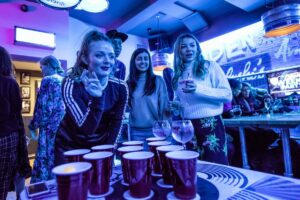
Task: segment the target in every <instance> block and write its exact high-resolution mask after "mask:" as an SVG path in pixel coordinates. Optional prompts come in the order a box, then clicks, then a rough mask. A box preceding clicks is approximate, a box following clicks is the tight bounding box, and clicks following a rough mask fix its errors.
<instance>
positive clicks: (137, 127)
mask: <svg viewBox="0 0 300 200" xmlns="http://www.w3.org/2000/svg"><path fill="white" fill-rule="evenodd" d="M127 85H128V88H129V101H128V107H129V110H130V130H131V138H132V140H143V141H145V139H146V138H148V137H153V133H152V126H153V124H154V122H155V121H156V120H168V119H169V118H170V114H169V105H168V103H169V99H168V92H167V88H166V85H165V83H164V80H163V78H162V77H160V76H156V75H154V73H153V68H152V63H151V57H150V53H149V51H148V50H146V49H144V48H138V49H136V50H135V51H134V52H133V54H132V56H131V59H130V72H129V76H128V80H127Z"/></svg>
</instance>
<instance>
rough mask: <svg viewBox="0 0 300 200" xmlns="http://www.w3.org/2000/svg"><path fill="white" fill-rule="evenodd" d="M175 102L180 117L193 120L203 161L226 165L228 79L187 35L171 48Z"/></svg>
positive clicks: (194, 40) (179, 37)
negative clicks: (179, 105) (225, 126)
mask: <svg viewBox="0 0 300 200" xmlns="http://www.w3.org/2000/svg"><path fill="white" fill-rule="evenodd" d="M172 82H173V88H174V90H175V99H177V100H178V101H179V102H180V103H181V105H182V106H183V118H184V119H189V120H191V121H192V124H193V126H194V129H195V135H196V138H197V144H198V146H199V148H201V149H202V159H203V160H205V161H209V162H215V163H220V164H225V165H228V158H227V142H226V136H225V129H224V125H223V122H222V118H221V114H222V112H223V104H224V103H226V102H229V101H231V99H232V93H231V89H230V86H229V83H228V80H227V78H226V76H225V74H224V72H223V70H222V69H221V67H220V66H219V65H218V64H217V63H216V62H211V61H207V60H205V59H204V58H203V55H202V53H201V49H200V44H199V41H198V40H197V38H196V37H195V36H194V35H192V34H189V33H184V34H181V35H180V36H178V37H177V39H176V42H175V45H174V78H173V81H172Z"/></svg>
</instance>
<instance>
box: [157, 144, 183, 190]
mask: <svg viewBox="0 0 300 200" xmlns="http://www.w3.org/2000/svg"><path fill="white" fill-rule="evenodd" d="M183 149H184V148H183V146H180V145H167V146H160V147H157V148H156V150H157V153H158V157H159V162H160V167H161V171H162V177H163V181H164V183H165V184H167V185H172V184H173V178H172V173H171V166H170V162H168V159H167V158H166V153H168V152H172V151H181V150H183Z"/></svg>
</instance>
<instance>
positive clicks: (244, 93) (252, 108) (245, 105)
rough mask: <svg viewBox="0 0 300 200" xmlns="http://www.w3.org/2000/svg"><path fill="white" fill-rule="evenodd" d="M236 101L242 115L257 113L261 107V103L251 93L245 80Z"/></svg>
mask: <svg viewBox="0 0 300 200" xmlns="http://www.w3.org/2000/svg"><path fill="white" fill-rule="evenodd" d="M238 101H239V105H240V106H241V109H242V115H258V112H260V109H261V108H262V107H263V103H262V102H261V101H259V100H258V99H256V98H255V97H254V95H253V94H252V92H251V85H250V84H249V83H246V82H243V83H242V90H241V94H240V96H239V98H238Z"/></svg>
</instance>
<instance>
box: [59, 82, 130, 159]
mask: <svg viewBox="0 0 300 200" xmlns="http://www.w3.org/2000/svg"><path fill="white" fill-rule="evenodd" d="M62 93H63V99H64V102H65V105H66V114H65V116H64V118H63V120H62V122H61V124H60V127H59V130H58V133H57V136H56V141H55V149H56V152H57V151H59V152H60V153H63V152H64V151H67V150H71V149H79V148H88V149H89V148H91V147H92V146H95V145H100V144H114V143H115V140H116V138H117V136H118V134H119V132H120V130H121V122H122V119H123V114H124V109H125V105H126V103H127V95H128V94H127V86H126V84H125V82H124V81H122V80H120V79H116V78H110V79H109V81H108V85H107V87H106V89H105V90H104V93H103V95H102V97H92V96H90V95H89V94H88V93H87V92H86V90H85V88H84V85H83V84H82V83H81V82H74V81H73V80H72V79H70V78H66V79H65V80H64V81H63V84H62Z"/></svg>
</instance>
